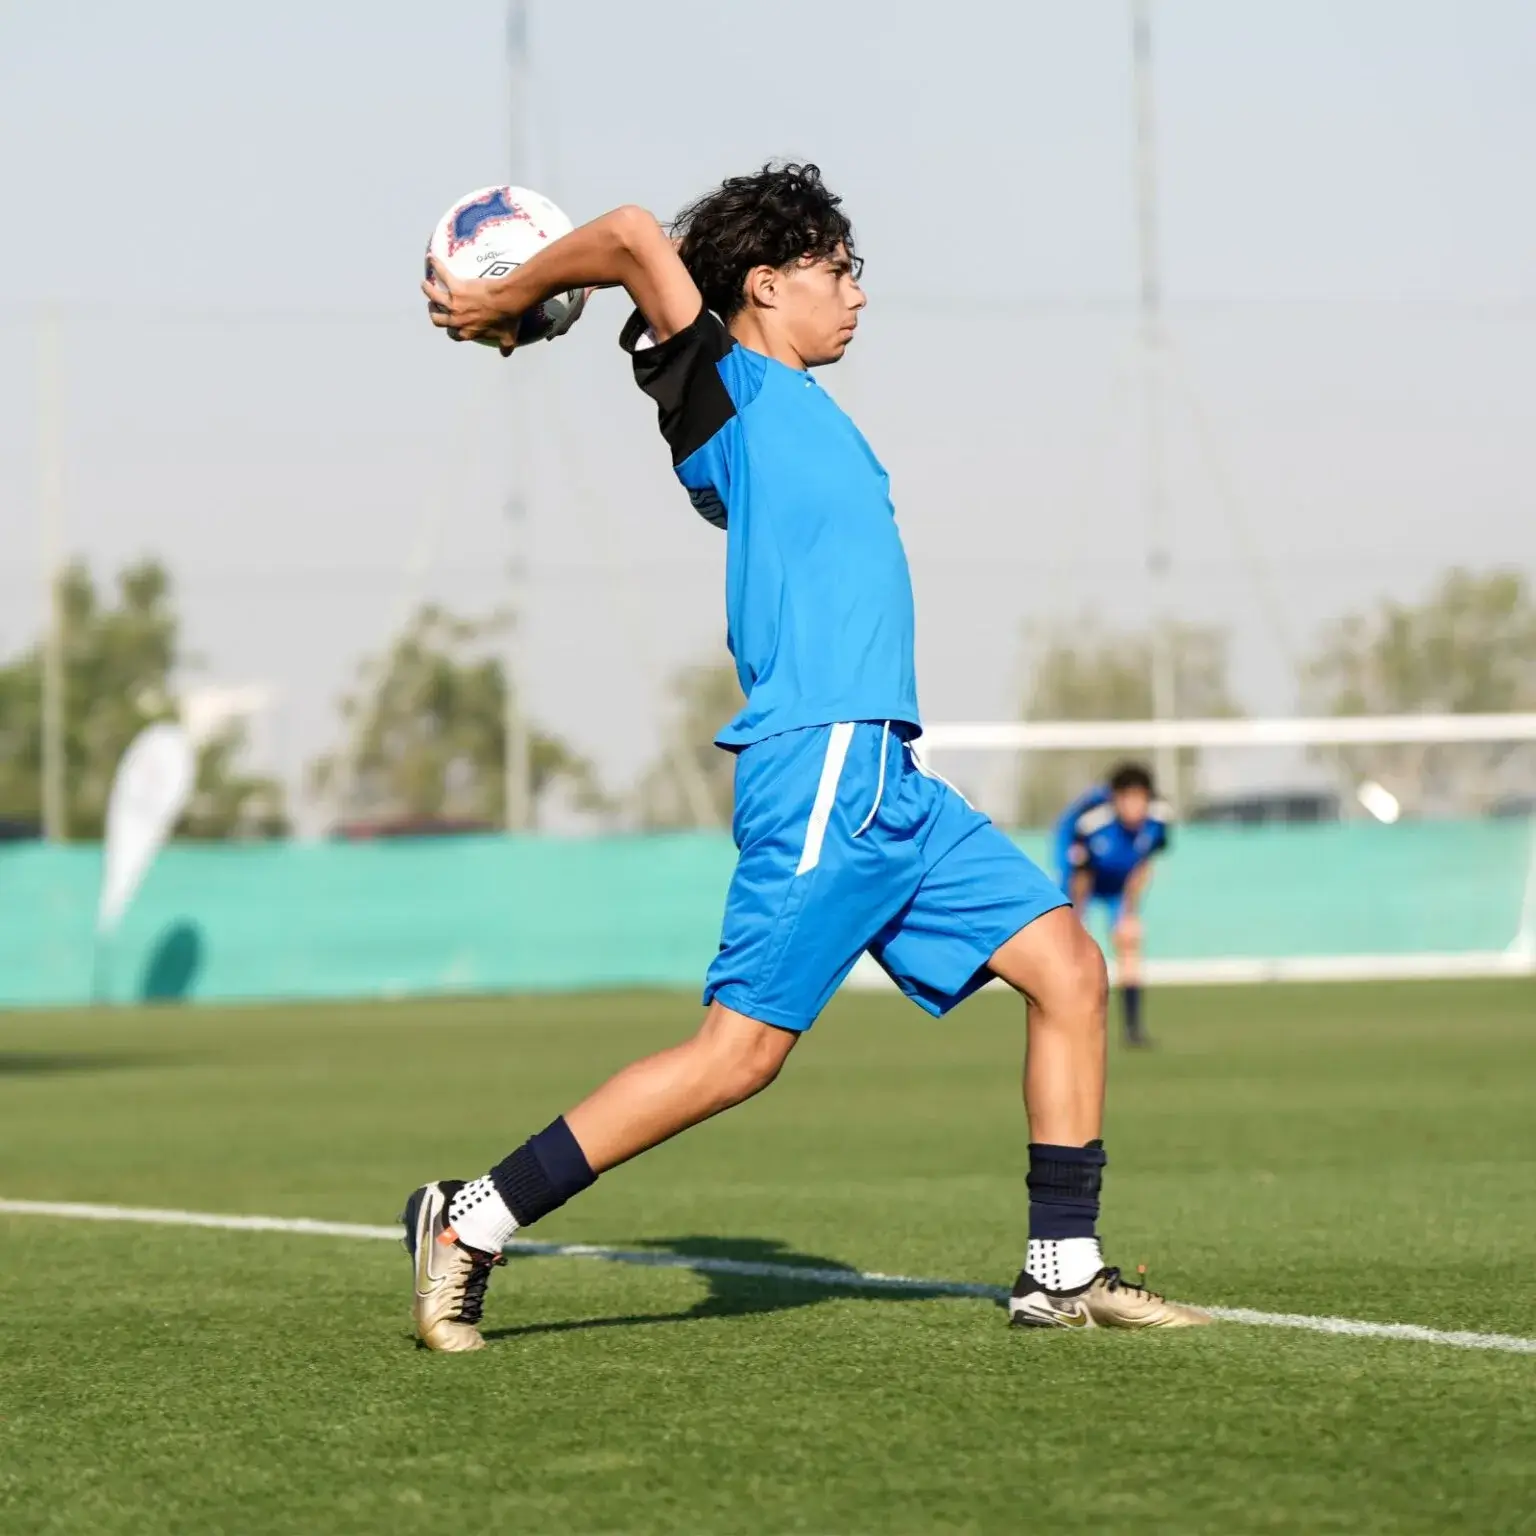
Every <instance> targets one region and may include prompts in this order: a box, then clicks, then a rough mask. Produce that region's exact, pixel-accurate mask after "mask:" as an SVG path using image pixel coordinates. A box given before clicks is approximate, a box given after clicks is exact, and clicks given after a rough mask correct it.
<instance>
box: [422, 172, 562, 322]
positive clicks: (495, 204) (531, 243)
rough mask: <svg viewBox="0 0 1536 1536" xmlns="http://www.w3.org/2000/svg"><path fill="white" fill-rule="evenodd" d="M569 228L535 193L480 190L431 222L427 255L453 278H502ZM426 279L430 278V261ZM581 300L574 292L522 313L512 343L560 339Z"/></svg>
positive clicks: (545, 200) (505, 188) (491, 189)
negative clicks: (433, 227) (433, 226)
mask: <svg viewBox="0 0 1536 1536" xmlns="http://www.w3.org/2000/svg"><path fill="white" fill-rule="evenodd" d="M571 228H572V225H571V221H570V220H569V219H568V218H566V216H565V215H564V214H563V213H561V211H560V210H559V209H558V208H557V207H555V205H554V204H553V203H552V202H550V200H549V199H548V198H547V197H542V196H540V195H539V193H537V192H530V191H529V190H528V189H527V188H526V187H482V188H481V189H480V190H479V191H478V192H471V193H470V194H469V195H468V196H467V197H461V198H460V199H459V200H458V202H456V203H455V204H454V205H453V207H452V208H450V209H449V210H448V212H447V213H445V214H444V215H443V216H442V218H440V219H439V220H438V221H437V228H436V229H434V230H433V231H432V239H431V240H430V241H429V242H428V244H427V254H428V256H435V257H436V258H437V259H438V261H439V263H441V265H442V266H444V267H445V268H446V269H447V270H448V271H449V272H451V273H452V274H453V276H455V277H505V276H506V275H507V274H508V273H509V272H511V271H512V270H513V268H515V267H520V266H521V265H522V264H523V263H524V262H525V261H527V260H528V258H529V257H530V256H533V255H534V254H536V253H537V252H538V251H539V250H540V248H541V247H543V246H546V245H548V244H549V242H550V241H551V240H558V239H559V238H560V236H561V235H568V234H570V232H571ZM427 276H428V277H431V276H432V264H431V262H428V263H427ZM584 298H585V294H584V293H583V292H582V291H581V289H579V288H576V289H572V290H571V291H570V292H569V293H560V294H556V295H555V296H554V297H553V298H551V299H545V301H544V302H543V303H542V304H538V305H535V306H534V307H533V308H532V309H529V310H525V311H524V313H523V317H522V319H521V320H520V321H519V322H518V327H517V342H518V345H519V346H523V345H526V344H527V343H528V342H530V341H552V340H553V339H554V338H555V337H556V336H563V335H564V334H565V333H566V332H567V331H568V330H570V328H571V327H572V326H573V325H574V324H575V323H576V319H577V317H578V316H579V315H580V314H581V306H582V302H583V300H584ZM477 339H478V340H480V341H481V342H483V343H484V345H486V346H489V347H494V346H496V345H497V342H496V341H494V340H492V339H491V338H489V337H484V336H482V337H479V338H477Z"/></svg>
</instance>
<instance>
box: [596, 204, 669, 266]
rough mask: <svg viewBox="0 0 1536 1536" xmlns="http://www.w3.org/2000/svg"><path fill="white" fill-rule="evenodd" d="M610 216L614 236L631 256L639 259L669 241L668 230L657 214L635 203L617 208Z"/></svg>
mask: <svg viewBox="0 0 1536 1536" xmlns="http://www.w3.org/2000/svg"><path fill="white" fill-rule="evenodd" d="M608 218H609V220H610V221H611V224H612V228H613V235H614V238H615V239H616V240H617V241H618V243H619V244H620V245H621V246H622V247H623V249H624V251H625V252H626V254H628V255H629V256H631V257H634V258H636V259H639V258H641V257H643V256H644V255H645V253H646V252H647V251H648V250H656V249H658V248H659V247H661V246H664V245H666V244H667V243H668V242H667V232H666V230H664V229H663V228H662V227H661V224H660V221H659V220H658V219H657V217H656V215H655V214H654V213H652V212H650V210H649V209H646V208H641V207H640V206H638V205H637V204H635V203H626V204H625V205H624V207H622V208H615V209H614V210H613V212H612V213H610V214H609V215H608Z"/></svg>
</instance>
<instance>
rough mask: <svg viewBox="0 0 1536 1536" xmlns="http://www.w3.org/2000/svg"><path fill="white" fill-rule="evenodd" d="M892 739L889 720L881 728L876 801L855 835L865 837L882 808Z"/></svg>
mask: <svg viewBox="0 0 1536 1536" xmlns="http://www.w3.org/2000/svg"><path fill="white" fill-rule="evenodd" d="M890 739H891V722H890V721H889V720H887V721H886V722H885V724H884V725H883V726H882V727H881V730H880V779H879V782H878V783H877V784H876V785H875V803H874V804H873V805H872V806H870V808H869V815H868V816H866V817H865V818H864V820H863V821H861V822H860V823H859V830H858V831H857V832H855V833H854V834H853V835H854V836H855V837H863V835H864V834H865V833H866V832H867V831H868V830H869V826H870V823H871V822H872V821H874V819H875V812H876V811H878V810H879V809H880V802H881V800H883V799H884V798H885V749H886V747H887V746H888V745H889V743H890Z"/></svg>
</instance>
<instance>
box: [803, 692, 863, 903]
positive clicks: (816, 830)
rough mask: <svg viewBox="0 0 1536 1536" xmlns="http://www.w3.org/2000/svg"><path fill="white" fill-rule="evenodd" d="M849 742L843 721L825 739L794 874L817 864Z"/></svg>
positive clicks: (848, 728)
mask: <svg viewBox="0 0 1536 1536" xmlns="http://www.w3.org/2000/svg"><path fill="white" fill-rule="evenodd" d="M852 740H853V726H852V724H851V723H850V722H849V721H846V720H844V721H840V722H839V723H838V724H837V725H834V726H833V727H832V731H831V734H830V735H829V736H828V737H827V755H826V756H825V757H824V758H823V759H822V761H821V781H820V783H818V784H817V786H816V799H815V802H814V803H813V804H812V806H811V819H810V821H809V822H807V823H806V828H805V846H804V847H803V848H802V849H801V850H800V864H799V867H798V868H797V869H796V870H795V873H796V874H797V875H803V874H807V873H809V871H811V870H813V869H815V868H816V866H817V865H818V864H819V863H821V845H822V843H823V842H824V841H825V840H826V836H827V823H828V822H829V821H831V819H832V807H833V805H834V804H835V803H836V802H837V782H838V780H839V779H841V778H842V776H843V762H844V759H846V758H847V756H848V743H849V742H850V741H852Z"/></svg>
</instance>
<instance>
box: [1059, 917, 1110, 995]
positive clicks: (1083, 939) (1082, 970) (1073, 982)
mask: <svg viewBox="0 0 1536 1536" xmlns="http://www.w3.org/2000/svg"><path fill="white" fill-rule="evenodd" d="M1066 951H1067V952H1066V953H1064V954H1063V955H1062V958H1061V967H1060V978H1059V984H1060V986H1061V989H1062V992H1063V994H1064V996H1065V998H1066V999H1068V1000H1069V1003H1068V1006H1071V1007H1072V1008H1073V1010H1074V1011H1076V1010H1078V1009H1081V1010H1083V1011H1085V1012H1097V1013H1102V1012H1103V1011H1104V1008H1105V1006H1106V1005H1107V1003H1108V1001H1109V970H1108V967H1106V966H1105V964H1104V952H1103V950H1101V949H1100V948H1099V946H1098V945H1097V944H1096V943H1094V940H1093V935H1092V934H1091V933H1089V932H1088V930H1087V929H1086V928H1084V927H1083V926H1082V925H1081V924H1079V925H1078V928H1077V933H1076V935H1075V936H1074V938H1073V940H1072V942H1071V943H1070V944H1069V945H1068V946H1066Z"/></svg>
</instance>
